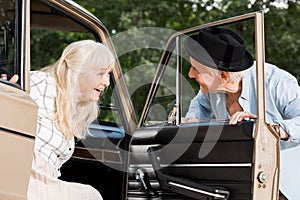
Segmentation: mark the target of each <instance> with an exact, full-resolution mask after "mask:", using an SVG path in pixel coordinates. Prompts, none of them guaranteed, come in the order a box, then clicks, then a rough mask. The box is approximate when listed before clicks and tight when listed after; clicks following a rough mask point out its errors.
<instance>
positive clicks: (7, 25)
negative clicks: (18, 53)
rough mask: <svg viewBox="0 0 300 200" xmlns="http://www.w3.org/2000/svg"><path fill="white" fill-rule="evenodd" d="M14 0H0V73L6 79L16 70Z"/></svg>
mask: <svg viewBox="0 0 300 200" xmlns="http://www.w3.org/2000/svg"><path fill="white" fill-rule="evenodd" d="M15 25H16V23H15V1H12V0H6V1H4V0H1V1H0V74H1V78H2V79H1V80H3V79H4V80H6V79H7V80H8V79H10V77H11V76H12V75H14V73H16V72H17V70H16V69H15V68H14V67H15V66H16V63H15V59H16V58H15V55H14V52H15V30H16V28H15Z"/></svg>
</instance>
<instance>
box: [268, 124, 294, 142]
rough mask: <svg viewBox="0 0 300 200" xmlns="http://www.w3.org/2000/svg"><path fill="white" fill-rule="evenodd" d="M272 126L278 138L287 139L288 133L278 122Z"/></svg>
mask: <svg viewBox="0 0 300 200" xmlns="http://www.w3.org/2000/svg"><path fill="white" fill-rule="evenodd" d="M272 128H273V129H274V131H275V132H276V133H277V135H278V136H279V137H280V139H282V140H287V139H289V137H290V135H289V134H288V133H287V132H286V131H285V130H284V129H283V128H282V127H281V126H280V125H279V124H276V125H272Z"/></svg>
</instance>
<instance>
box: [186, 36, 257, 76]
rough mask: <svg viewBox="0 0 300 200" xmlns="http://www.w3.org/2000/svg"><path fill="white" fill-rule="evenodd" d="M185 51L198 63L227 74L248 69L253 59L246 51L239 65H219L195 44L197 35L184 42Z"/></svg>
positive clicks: (219, 63)
mask: <svg viewBox="0 0 300 200" xmlns="http://www.w3.org/2000/svg"><path fill="white" fill-rule="evenodd" d="M184 45H185V49H186V51H187V52H188V54H189V55H190V56H191V57H192V58H193V59H195V60H196V61H198V62H200V63H201V64H203V65H205V66H207V67H210V68H213V69H218V70H222V71H228V72H238V71H243V70H246V69H248V68H250V67H251V66H252V65H253V57H252V55H251V54H250V53H249V52H248V51H247V50H246V51H245V55H244V57H243V59H242V60H241V61H240V62H239V63H230V65H229V66H228V65H226V66H225V63H221V62H219V61H218V60H214V59H213V58H212V57H211V56H210V54H209V53H208V52H207V51H206V50H205V49H204V48H203V47H202V46H201V45H200V44H199V43H198V42H197V35H193V36H191V37H188V38H187V39H186V40H185V44H184Z"/></svg>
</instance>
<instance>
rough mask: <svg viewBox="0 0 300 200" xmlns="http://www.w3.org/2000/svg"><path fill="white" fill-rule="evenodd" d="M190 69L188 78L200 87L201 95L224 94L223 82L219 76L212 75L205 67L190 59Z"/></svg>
mask: <svg viewBox="0 0 300 200" xmlns="http://www.w3.org/2000/svg"><path fill="white" fill-rule="evenodd" d="M190 61H191V65H192V66H191V68H190V71H189V77H190V78H194V79H195V80H196V81H197V82H198V83H199V85H200V90H201V92H202V93H208V92H225V87H224V81H223V80H222V77H221V75H220V74H215V75H214V74H212V73H210V72H209V71H208V70H207V67H206V66H204V65H202V64H201V63H199V62H197V61H196V60H195V59H193V58H192V57H190Z"/></svg>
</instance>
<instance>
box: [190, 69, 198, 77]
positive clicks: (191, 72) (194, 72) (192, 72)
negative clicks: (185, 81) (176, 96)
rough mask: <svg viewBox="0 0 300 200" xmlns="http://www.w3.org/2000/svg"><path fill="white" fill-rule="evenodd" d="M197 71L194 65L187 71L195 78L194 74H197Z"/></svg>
mask: <svg viewBox="0 0 300 200" xmlns="http://www.w3.org/2000/svg"><path fill="white" fill-rule="evenodd" d="M197 73H198V72H197V71H196V70H195V68H194V67H191V68H190V71H189V77H190V78H196V74H197Z"/></svg>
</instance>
